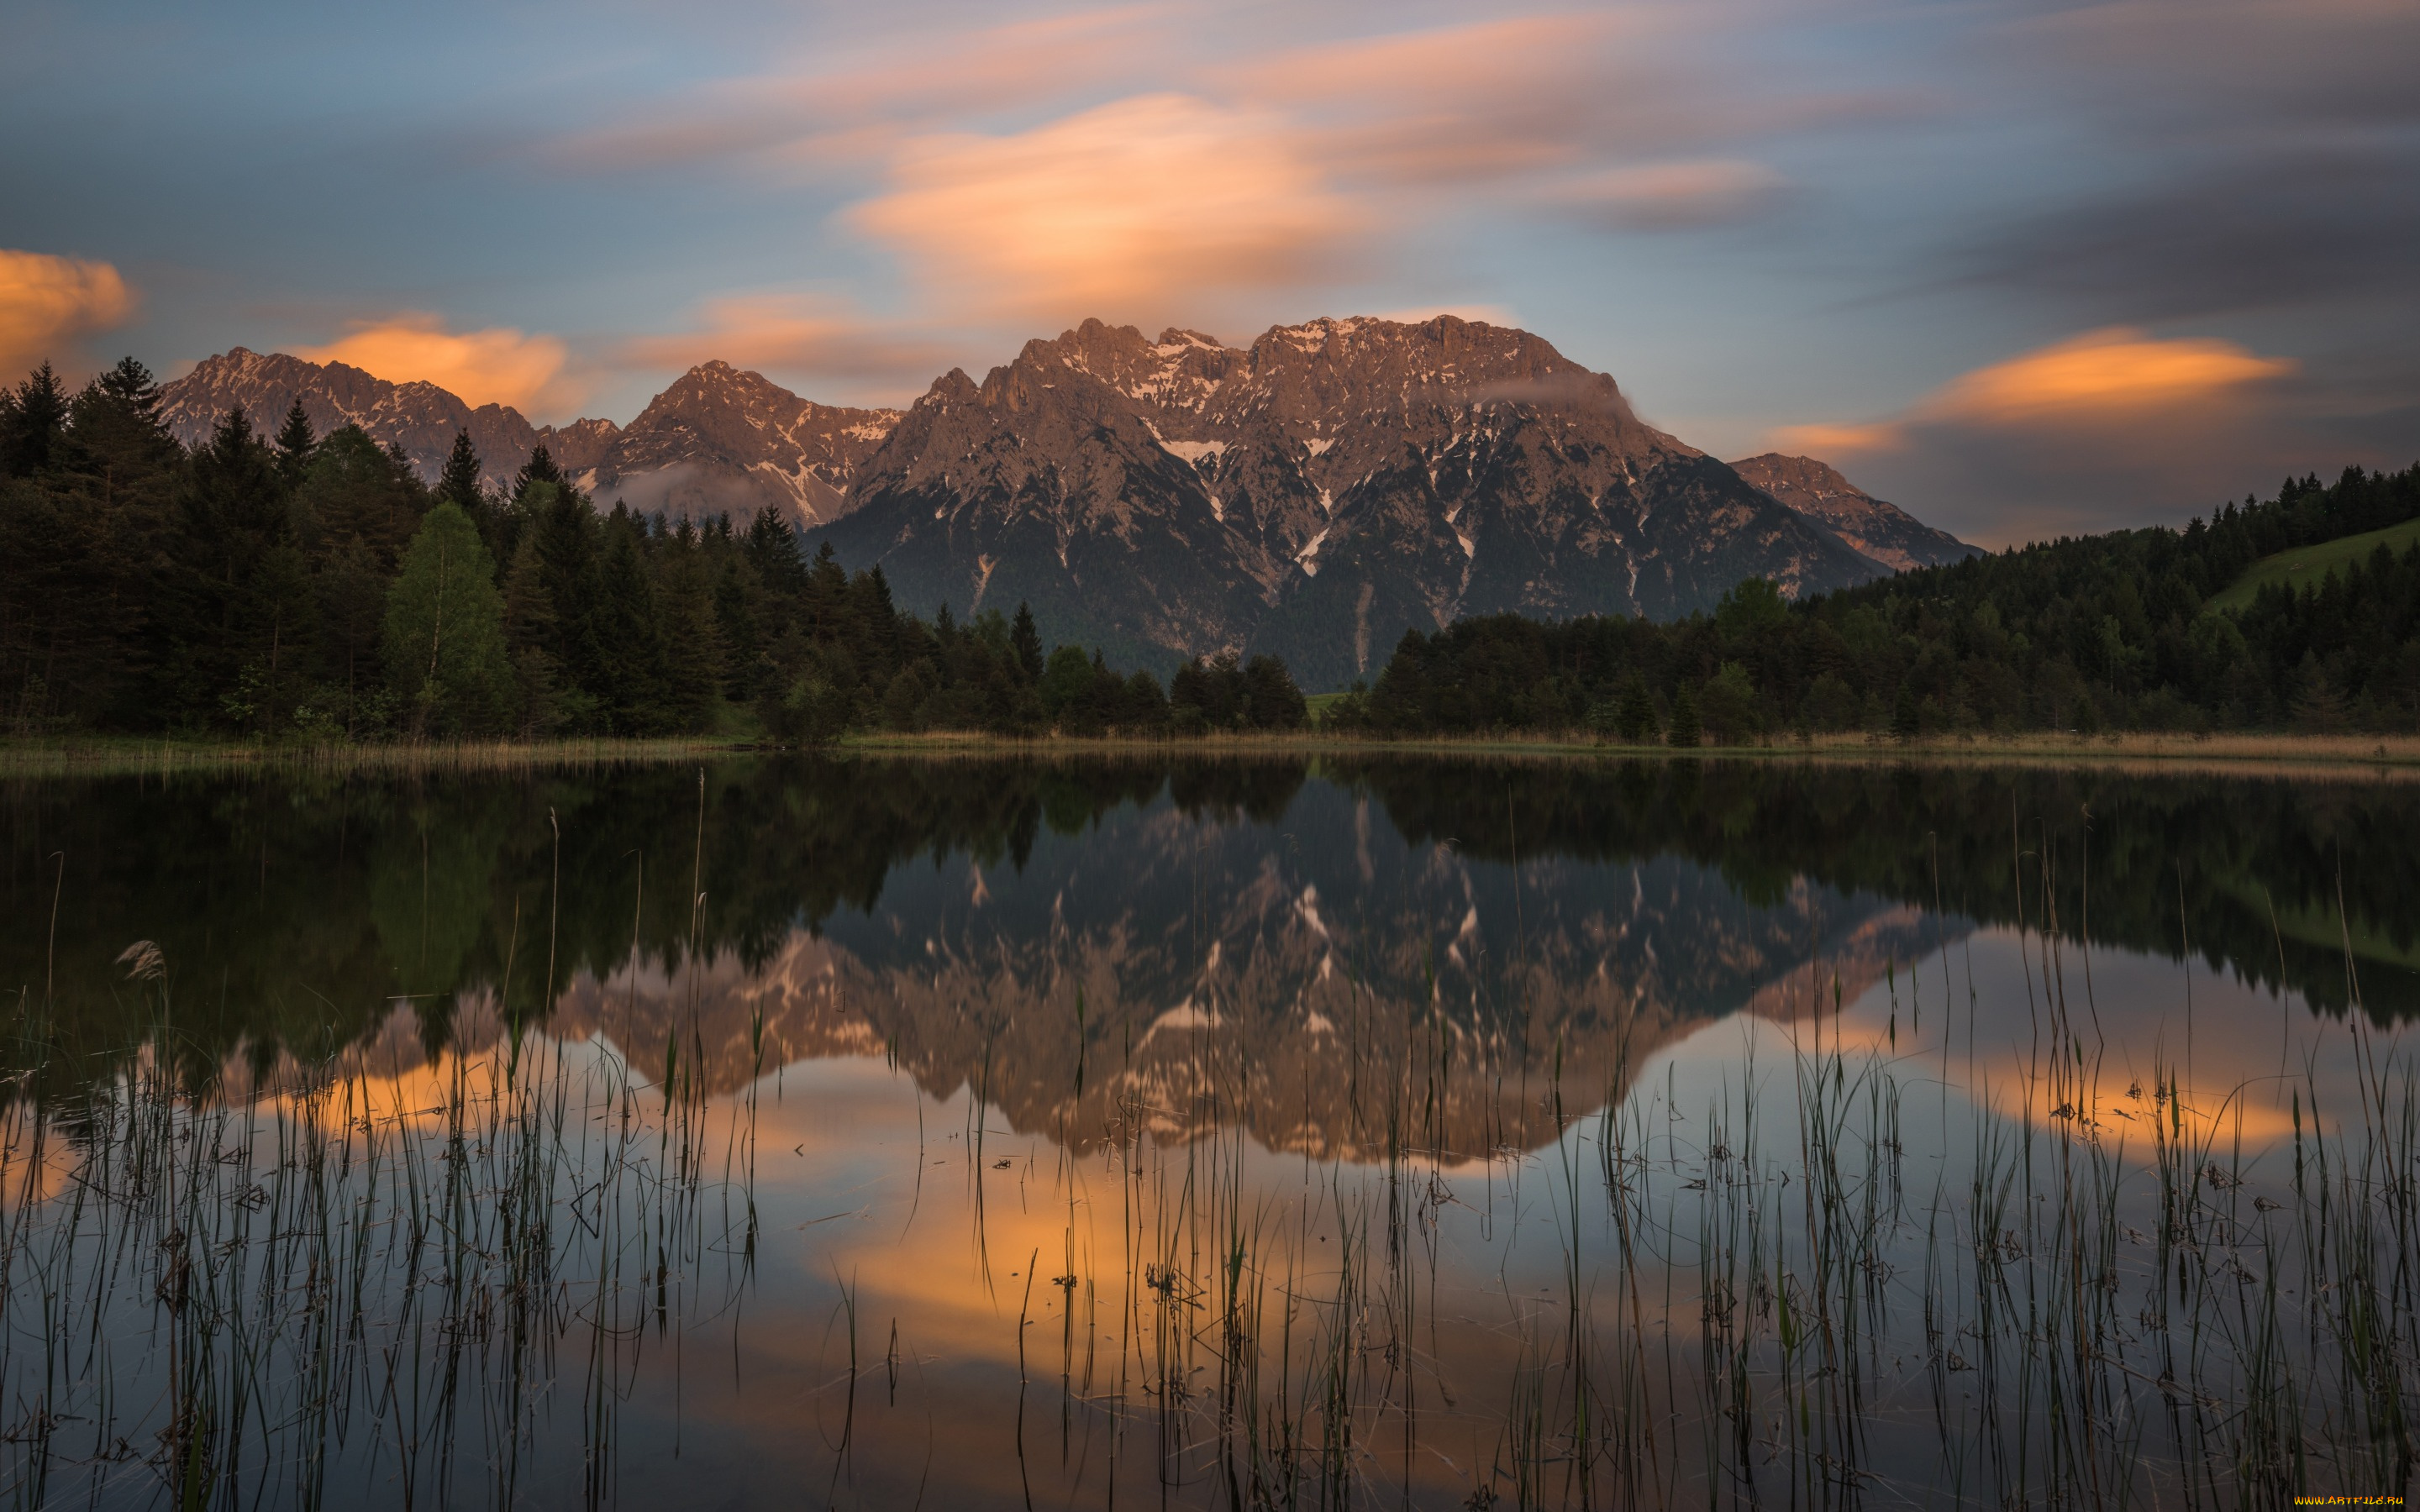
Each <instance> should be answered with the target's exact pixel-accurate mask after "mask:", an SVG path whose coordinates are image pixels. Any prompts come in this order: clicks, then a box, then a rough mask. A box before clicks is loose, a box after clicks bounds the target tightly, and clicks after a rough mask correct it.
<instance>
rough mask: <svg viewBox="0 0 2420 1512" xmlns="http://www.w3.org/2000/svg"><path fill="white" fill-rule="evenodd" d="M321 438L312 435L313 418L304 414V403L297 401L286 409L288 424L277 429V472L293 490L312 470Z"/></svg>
mask: <svg viewBox="0 0 2420 1512" xmlns="http://www.w3.org/2000/svg"><path fill="white" fill-rule="evenodd" d="M318 444H319V438H318V436H316V435H314V434H313V433H312V430H311V417H310V416H309V415H307V414H305V413H303V412H302V400H300V399H297V400H295V401H294V402H293V403H292V404H291V405H288V406H287V409H286V424H283V425H280V426H279V427H277V472H278V476H280V477H282V478H284V479H285V480H286V486H287V487H288V488H293V487H297V486H300V485H301V484H302V474H303V473H305V472H307V471H310V469H311V452H312V449H313V448H314V447H316V446H318Z"/></svg>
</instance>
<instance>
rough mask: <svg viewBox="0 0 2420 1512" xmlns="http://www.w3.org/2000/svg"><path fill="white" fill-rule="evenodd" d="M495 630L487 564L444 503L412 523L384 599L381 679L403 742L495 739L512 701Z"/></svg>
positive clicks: (497, 598) (483, 551)
mask: <svg viewBox="0 0 2420 1512" xmlns="http://www.w3.org/2000/svg"><path fill="white" fill-rule="evenodd" d="M385 652H386V664H387V675H388V678H389V680H390V683H391V685H392V686H393V687H394V688H395V691H396V695H397V698H398V701H399V703H400V706H401V708H402V710H403V717H404V718H405V719H406V720H407V722H408V728H409V729H410V730H411V733H413V734H415V735H419V736H427V737H459V736H471V735H489V734H500V733H504V732H505V730H506V729H507V728H508V723H509V720H510V719H511V717H512V713H513V710H514V706H515V703H516V702H517V701H516V698H515V693H514V687H513V673H512V665H511V662H510V661H509V660H508V659H507V657H506V655H505V649H504V600H503V597H502V595H500V594H498V593H497V592H496V574H495V563H493V562H492V561H491V560H490V559H489V556H488V548H487V546H486V544H485V543H484V542H482V541H481V540H480V539H479V530H478V527H477V526H476V525H474V524H473V523H472V520H471V517H470V516H469V515H468V514H466V513H464V512H463V510H462V507H461V506H460V505H459V504H457V503H455V502H454V501H451V500H447V501H443V502H442V503H440V504H439V505H438V506H437V507H436V508H434V509H432V510H430V511H429V512H428V517H427V519H425V520H423V521H422V522H421V527H420V531H419V533H418V534H416V535H414V536H413V537H412V538H411V547H410V548H409V549H407V550H406V551H405V552H404V558H403V566H402V570H401V571H400V572H399V573H398V574H397V575H396V580H395V587H394V590H393V591H392V592H391V593H390V594H388V597H387V610H386V634H385Z"/></svg>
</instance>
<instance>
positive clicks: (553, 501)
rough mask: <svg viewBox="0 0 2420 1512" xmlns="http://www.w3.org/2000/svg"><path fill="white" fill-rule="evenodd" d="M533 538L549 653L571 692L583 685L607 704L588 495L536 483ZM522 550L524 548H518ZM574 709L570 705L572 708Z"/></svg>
mask: <svg viewBox="0 0 2420 1512" xmlns="http://www.w3.org/2000/svg"><path fill="white" fill-rule="evenodd" d="M526 497H527V503H528V506H529V508H530V510H531V518H530V522H529V532H530V539H531V541H532V543H533V544H534V546H535V549H536V553H537V559H538V566H539V574H538V580H539V582H540V583H541V584H542V585H543V586H544V588H545V590H546V602H547V607H548V609H549V612H550V615H551V619H552V622H553V632H554V640H553V644H552V645H551V646H549V647H548V648H547V649H548V654H549V655H550V656H552V657H553V658H554V671H555V675H556V677H557V678H559V679H560V680H561V685H562V687H563V689H564V691H565V694H566V699H567V695H568V694H569V693H570V692H571V691H573V690H577V691H579V692H581V693H584V694H586V695H587V696H588V697H589V698H591V699H594V700H595V701H596V702H597V707H600V708H601V707H602V706H604V704H605V703H606V702H608V697H607V689H606V680H605V671H604V667H603V664H602V662H601V660H600V659H599V656H598V653H597V598H598V594H599V592H600V589H599V584H598V580H597V540H596V532H597V514H596V511H594V510H592V509H590V508H589V507H588V501H587V500H585V499H583V498H582V497H581V496H580V495H579V494H578V493H576V492H574V491H573V490H571V489H569V488H566V487H563V486H560V485H558V484H552V483H538V484H534V485H532V486H531V487H530V490H529V493H528V495H527V496H526ZM516 555H518V552H517V553H516ZM571 712H574V711H573V710H571V709H570V708H569V707H568V705H567V706H566V714H568V713H571Z"/></svg>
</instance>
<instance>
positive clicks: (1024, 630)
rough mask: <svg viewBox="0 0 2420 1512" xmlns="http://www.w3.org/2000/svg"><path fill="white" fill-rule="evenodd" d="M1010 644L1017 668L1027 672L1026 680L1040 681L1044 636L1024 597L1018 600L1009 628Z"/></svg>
mask: <svg viewBox="0 0 2420 1512" xmlns="http://www.w3.org/2000/svg"><path fill="white" fill-rule="evenodd" d="M1008 644H1009V649H1010V650H1011V651H1012V652H1014V653H1015V654H1016V666H1017V670H1018V671H1021V672H1023V673H1024V674H1025V680H1026V681H1027V682H1029V683H1032V682H1038V681H1040V680H1041V677H1042V636H1041V633H1040V632H1039V631H1037V630H1035V629H1034V627H1033V610H1032V609H1031V608H1030V607H1028V606H1027V605H1026V603H1025V602H1024V601H1023V600H1022V599H1020V600H1018V601H1017V605H1016V621H1015V622H1014V623H1013V624H1012V625H1011V626H1010V628H1009V632H1008Z"/></svg>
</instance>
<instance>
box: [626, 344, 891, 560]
mask: <svg viewBox="0 0 2420 1512" xmlns="http://www.w3.org/2000/svg"><path fill="white" fill-rule="evenodd" d="M898 422H899V411H898V410H896V409H836V408H834V407H832V406H830V405H820V404H816V403H814V402H813V401H812V400H807V399H801V398H799V396H798V395H797V394H795V393H791V392H790V391H789V390H787V389H784V388H783V387H782V386H781V385H779V384H777V383H775V382H773V381H772V380H771V379H769V378H766V377H764V376H763V375H762V374H758V373H746V372H742V371H740V370H739V369H737V368H736V367H733V366H732V365H731V364H730V363H704V364H702V365H700V366H697V367H692V368H690V370H689V371H688V372H687V373H684V374H682V375H681V376H680V378H678V379H676V380H675V382H674V383H673V386H672V387H670V388H668V389H666V390H665V391H664V392H663V393H659V394H657V395H656V397H655V398H654V400H653V401H652V402H650V403H649V404H648V406H647V408H646V409H643V410H641V411H640V412H639V418H638V419H636V420H633V421H631V422H630V424H628V426H627V427H625V428H624V429H623V430H622V431H621V433H620V434H619V435H618V436H617V437H616V438H615V439H614V441H613V445H611V446H610V447H608V448H606V449H605V450H604V451H603V452H602V454H601V455H599V456H598V458H597V461H596V462H594V463H593V464H590V465H588V466H586V467H584V468H583V469H581V470H580V481H581V483H582V486H584V487H586V488H587V489H589V491H590V492H592V493H593V494H595V495H596V497H597V500H598V501H607V500H613V499H620V500H623V501H627V502H628V504H629V505H630V507H631V508H633V509H637V510H641V511H644V512H646V513H651V514H654V513H664V514H672V515H685V516H690V517H699V516H704V515H712V514H718V513H720V514H728V515H730V516H731V517H733V518H734V519H736V520H745V519H747V518H748V517H751V516H752V515H754V514H755V513H756V512H757V511H758V510H759V509H761V508H763V507H764V506H765V505H767V504H771V505H773V506H774V507H775V508H777V509H780V510H781V511H782V512H783V514H785V515H787V516H788V517H790V518H791V519H792V520H793V521H795V522H797V523H799V524H807V525H812V524H815V523H819V522H822V521H825V520H829V519H831V518H832V517H834V516H835V515H837V514H838V513H839V512H840V511H841V509H842V507H843V500H844V499H845V496H846V494H847V491H848V485H849V481H850V479H851V478H852V477H854V476H855V474H856V471H857V469H858V467H859V466H860V465H861V463H863V462H864V460H865V459H866V458H867V457H868V456H870V455H873V454H874V450H875V448H876V447H877V446H879V445H881V444H882V440H883V438H884V437H886V436H888V435H890V434H891V428H892V426H893V425H895V424H898ZM580 424H583V425H588V424H596V425H607V426H610V425H611V424H612V422H610V421H585V420H583V421H582V422H581V423H580Z"/></svg>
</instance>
